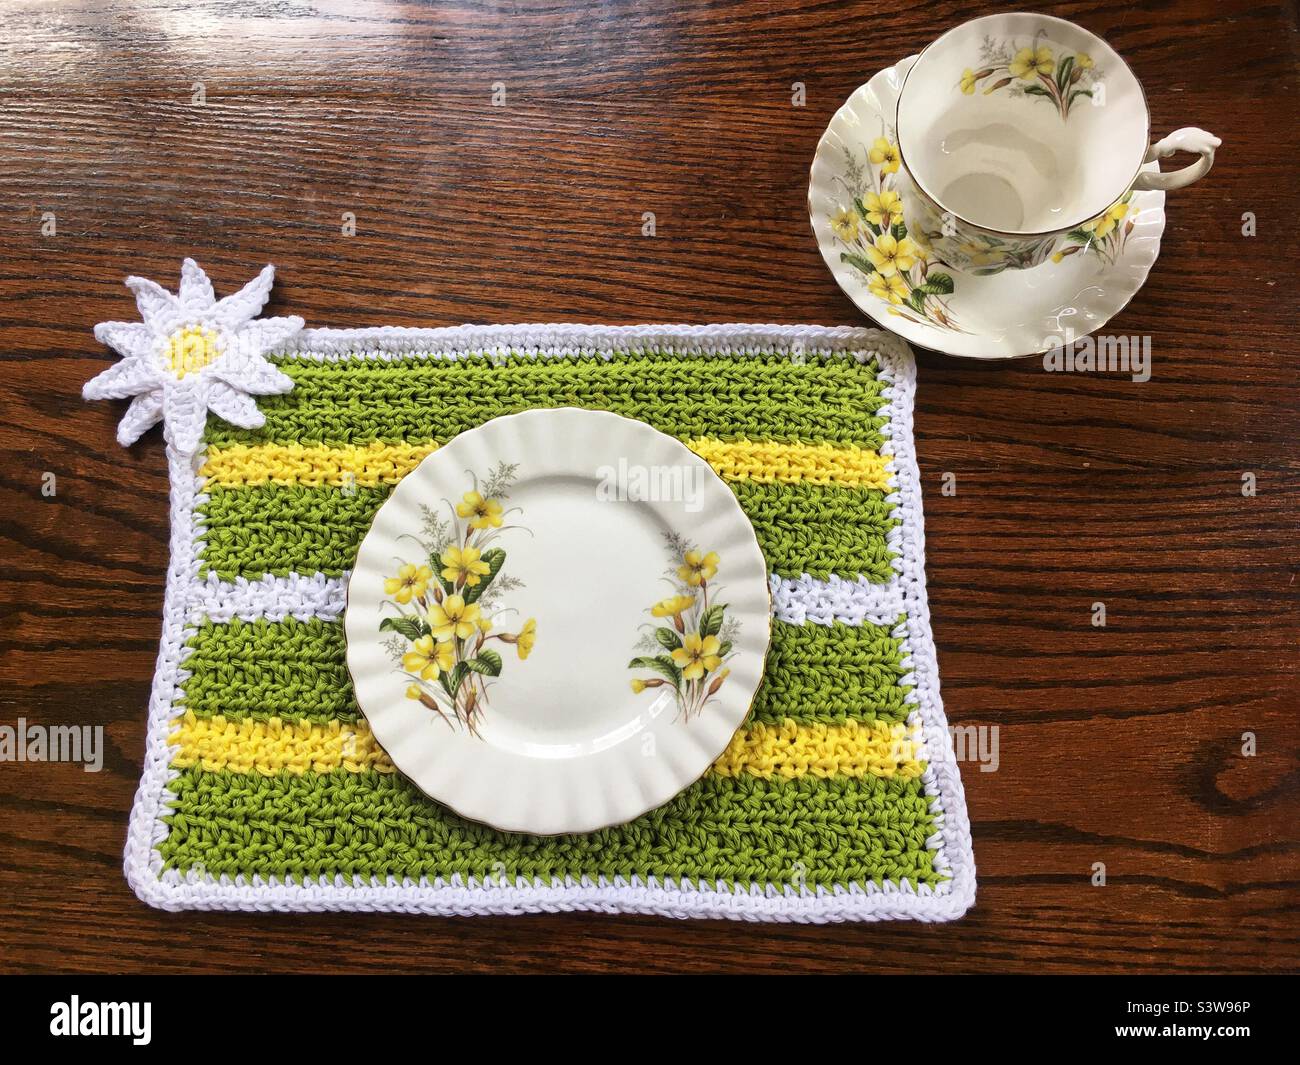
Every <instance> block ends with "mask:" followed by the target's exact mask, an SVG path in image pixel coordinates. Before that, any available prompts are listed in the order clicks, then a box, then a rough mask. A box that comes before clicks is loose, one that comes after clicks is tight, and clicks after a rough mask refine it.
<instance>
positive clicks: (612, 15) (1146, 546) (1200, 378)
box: [0, 0, 1300, 972]
mask: <svg viewBox="0 0 1300 1065" xmlns="http://www.w3.org/2000/svg"><path fill="white" fill-rule="evenodd" d="M1047 9H1048V10H1050V11H1051V12H1052V13H1055V14H1061V15H1064V16H1066V17H1070V18H1074V19H1076V20H1078V21H1080V22H1082V23H1083V24H1085V25H1087V26H1089V27H1090V28H1092V29H1095V30H1097V31H1098V32H1101V33H1103V34H1104V35H1106V36H1107V37H1108V38H1109V39H1110V40H1111V41H1112V42H1113V43H1114V44H1115V45H1116V47H1118V48H1119V49H1120V50H1121V51H1122V52H1123V53H1124V54H1125V55H1126V57H1128V58H1129V60H1130V61H1131V63H1132V65H1133V67H1134V69H1135V70H1136V71H1137V73H1138V75H1139V77H1141V78H1142V79H1143V82H1144V84H1145V86H1146V88H1147V91H1148V96H1149V98H1150V102H1151V107H1152V111H1153V122H1154V129H1155V130H1156V131H1157V132H1159V133H1164V132H1167V131H1168V130H1170V129H1173V128H1175V127H1177V126H1181V125H1188V124H1196V125H1202V126H1205V127H1206V128H1208V129H1211V130H1214V131H1215V132H1217V133H1219V134H1220V135H1221V136H1222V137H1223V138H1224V146H1223V149H1222V151H1221V154H1220V162H1219V164H1218V166H1217V167H1216V169H1215V171H1214V173H1213V174H1212V175H1211V177H1210V178H1208V179H1207V180H1206V181H1204V182H1202V183H1201V184H1199V185H1197V186H1196V187H1195V188H1193V189H1190V190H1188V191H1186V192H1183V193H1180V194H1176V195H1174V196H1173V197H1171V201H1170V221H1169V228H1168V230H1167V231H1166V234H1165V239H1164V246H1163V252H1162V256H1161V259H1160V261H1159V263H1158V264H1157V266H1156V269H1155V271H1154V273H1153V275H1152V277H1151V280H1150V282H1149V283H1148V285H1147V286H1146V288H1145V289H1144V290H1143V291H1142V293H1141V294H1140V295H1139V297H1138V298H1137V299H1136V300H1135V301H1134V302H1133V304H1132V305H1131V306H1130V307H1129V308H1128V309H1127V310H1126V311H1124V313H1123V314H1121V315H1120V316H1119V317H1118V318H1117V319H1115V322H1114V326H1113V328H1114V330H1115V331H1116V332H1122V333H1139V334H1141V333H1149V334H1151V335H1152V336H1153V343H1154V374H1153V377H1152V379H1151V381H1150V382H1148V383H1145V384H1134V383H1132V382H1131V381H1128V380H1126V379H1123V378H1120V377H1111V376H1101V375H1093V376H1085V375H1073V376H1071V375H1048V374H1044V373H1043V372H1042V369H1041V366H1039V365H1038V363H1037V362H1035V361H1033V360H1029V361H1024V362H1018V363H1013V364H1008V365H980V364H972V363H967V362H961V361H956V360H951V359H946V358H943V357H940V356H936V355H932V354H926V353H922V354H921V355H920V366H921V370H920V390H919V397H918V414H917V433H918V444H919V451H920V457H921V463H922V468H923V475H924V479H925V486H926V489H927V492H928V495H927V499H926V506H927V532H928V541H929V558H930V561H929V574H930V591H931V603H932V610H933V615H934V628H935V632H936V635H937V639H938V645H939V655H940V665H941V670H942V673H943V684H944V692H945V697H946V703H947V709H948V713H949V716H950V718H951V719H952V721H953V722H954V723H963V724H983V725H996V726H998V728H999V730H1000V733H999V735H1000V751H999V755H1000V765H999V768H998V771H997V772H991V773H982V772H979V771H978V768H977V767H976V766H974V765H968V766H967V767H966V773H965V782H966V788H967V794H968V798H969V802H970V808H971V815H972V818H973V820H974V834H975V848H976V860H977V864H978V866H979V873H980V882H981V887H980V895H979V901H978V904H977V907H976V909H975V910H974V911H973V912H972V913H971V914H970V915H969V916H968V917H967V918H966V919H965V920H964V921H962V922H961V923H959V924H956V925H947V926H940V927H934V928H931V927H922V926H917V925H910V924H889V925H885V926H874V927H873V926H864V927H835V928H786V927H773V926H750V925H742V926H736V925H731V924H717V923H681V922H673V921H666V920H655V919H637V918H621V919H619V918H595V917H586V916H563V917H535V918H515V919H491V920H483V919H478V920H423V921H418V922H417V921H415V920H412V919H409V918H400V917H384V916H355V915H351V916H350V915H332V916H302V915H287V916H277V917H248V916H242V915H229V914H226V915H201V914H186V915H167V914H162V913H158V912H155V911H152V910H149V909H147V908H146V907H144V906H143V905H142V904H140V903H139V902H137V901H136V899H135V898H134V896H133V895H132V894H131V893H130V891H129V890H128V888H127V886H126V883H125V881H124V880H123V878H122V875H121V851H122V844H123V840H124V835H125V825H126V815H127V811H128V810H129V808H130V803H131V798H132V795H133V793H134V789H135V785H136V780H137V778H138V774H139V768H140V759H141V754H142V751H143V746H144V720H145V705H146V700H147V694H148V688H149V679H150V675H151V672H152V668H153V660H154V655H155V654H156V650H157V640H158V629H159V616H158V611H159V609H160V606H161V599H162V580H163V572H164V567H165V565H166V557H167V537H168V529H167V508H166V491H167V482H166V474H165V469H164V462H163V454H162V447H161V444H160V442H159V440H158V438H157V435H156V434H153V435H151V436H150V437H148V438H146V440H145V441H144V442H143V443H142V444H141V445H138V446H137V447H136V448H133V449H132V450H131V451H129V452H124V451H122V450H121V449H120V448H118V447H117V445H116V444H115V443H114V442H113V430H114V425H115V422H116V419H117V418H118V417H119V416H120V413H121V408H120V406H115V405H113V404H94V405H85V404H83V403H82V402H81V400H80V398H79V391H80V387H81V384H82V382H83V381H84V380H86V379H87V378H88V377H90V376H91V375H92V374H93V373H95V372H96V371H97V370H98V369H100V368H102V367H103V366H104V365H106V364H107V362H108V360H109V359H110V355H109V354H108V353H107V352H106V351H105V350H103V349H102V348H100V347H99V346H98V345H97V344H96V343H95V341H94V340H93V338H92V336H91V333H90V330H91V327H92V326H93V325H94V323H96V322H98V321H101V320H104V319H109V318H130V317H132V316H133V313H134V311H133V305H132V303H131V301H130V299H129V296H128V295H127V293H126V291H125V290H124V289H123V288H122V287H121V279H122V277H123V275H124V274H126V273H128V272H134V273H141V274H144V275H146V276H152V277H155V278H157V279H159V280H163V281H170V279H172V278H174V276H175V274H176V271H177V269H178V267H179V260H180V258H181V257H182V256H183V255H186V254H193V255H195V256H196V257H198V258H199V259H200V261H202V262H203V263H204V265H205V266H207V267H208V268H209V270H210V272H211V273H212V274H213V276H214V277H215V278H216V280H217V283H218V286H219V287H220V286H230V285H232V284H235V283H238V282H241V281H242V280H243V279H244V278H245V277H247V276H248V275H249V274H250V272H251V271H252V269H254V268H256V267H258V266H260V265H261V264H263V263H265V262H274V263H276V264H277V266H278V268H279V279H280V280H279V285H278V287H277V290H276V295H275V298H274V302H273V306H272V310H273V311H276V312H282V313H284V312H290V311H291V312H292V313H297V314H302V315H303V316H304V317H306V318H307V320H308V322H309V323H310V324H315V325H365V324H408V325H446V324H459V323H461V322H466V321H475V322H512V321H514V322H518V321H584V322H609V323H631V322H645V321H681V322H716V321H744V320H754V321H778V322H821V323H828V324H833V323H858V322H861V321H862V318H861V316H860V315H859V314H858V313H857V311H856V310H855V309H854V308H853V306H852V305H851V304H850V303H849V301H848V300H847V299H846V298H845V297H844V296H843V295H842V294H841V293H840V292H839V290H838V289H837V288H836V287H835V285H834V283H833V281H832V280H831V278H830V277H829V275H828V274H827V272H826V270H825V268H824V266H823V265H822V263H821V260H820V257H819V255H818V253H817V250H816V248H815V246H814V244H813V242H812V240H811V238H810V235H809V233H808V227H807V220H806V214H805V209H804V198H805V193H806V180H807V169H808V164H809V161H810V159H811V156H812V151H813V148H814V146H815V144H816V142H817V139H818V137H819V136H820V134H821V131H822V129H823V128H824V126H825V123H826V121H827V120H828V118H829V117H830V115H831V114H832V113H833V112H834V110H835V109H836V108H837V107H838V106H839V104H840V103H841V102H842V101H843V99H844V98H845V97H846V96H847V95H848V93H849V92H850V91H851V90H852V89H853V88H854V87H856V86H857V85H858V84H860V83H861V82H863V81H864V80H866V78H867V77H869V76H870V75H871V74H872V73H873V72H874V71H876V70H877V69H879V68H880V67H882V66H883V65H886V64H888V63H891V62H894V61H895V60H897V59H899V58H901V57H903V56H904V55H906V54H908V53H910V52H913V51H916V50H917V49H919V48H920V47H922V46H923V45H924V44H925V43H926V42H927V41H929V40H930V39H932V38H933V37H935V36H936V35H937V34H938V33H940V32H941V31H942V30H944V29H946V28H947V27H948V26H950V25H952V24H953V23H955V22H957V21H959V20H962V19H964V18H968V17H973V16H975V15H977V14H982V13H985V12H987V11H991V10H994V5H989V4H984V3H952V2H942V3H936V4H928V5H915V4H903V3H898V2H896V0H879V2H877V3H872V4H865V3H844V4H831V3H826V2H824V0H782V2H779V3H777V2H768V0H723V2H719V3H715V4H708V5H697V4H691V3H686V2H676V3H674V2H664V3H655V4H650V3H645V4H633V3H618V2H615V3H609V4H601V5H587V4H578V3H575V4H568V5H566V4H562V3H559V4H546V3H541V2H524V3H520V4H512V5H509V6H502V5H497V4H483V5H475V4H458V5H455V6H445V7H444V6H421V5H415V4H396V3H386V2H385V3H377V4H369V5H354V4H349V3H343V2H317V3H315V4H311V5H307V4H281V3H270V2H255V0H245V2H235V3H226V4H215V3H207V4H187V3H179V2H176V0H143V2H135V3H126V2H105V3H98V4H96V3H90V2H88V0H65V2H63V3H58V4H53V3H49V4H23V5H18V6H17V7H15V8H11V9H10V11H9V12H7V14H6V19H5V29H6V32H5V34H4V35H3V38H2V39H0V103H2V104H3V106H0V211H2V212H3V218H4V222H5V239H4V241H3V243H2V244H0V329H2V330H3V337H4V343H3V345H2V346H0V459H2V461H0V549H2V551H3V556H2V557H3V560H4V565H3V567H2V568H0V652H2V655H0V722H12V721H13V720H14V719H15V718H16V717H18V716H19V715H26V716H27V717H29V718H30V719H33V720H39V721H42V722H47V723H61V724H83V723H85V724H102V725H104V726H105V727H106V730H107V734H108V737H109V741H110V750H109V752H108V756H107V759H106V763H105V768H104V771H103V772H102V773H99V774H87V773H83V772H81V771H80V770H79V769H78V768H77V767H75V766H67V765H62V766H45V765H13V764H5V765H0V959H3V961H0V966H3V968H5V969H7V970H12V971H48V970H62V969H73V970H85V971H104V972H110V971H122V970H150V971H167V972H173V971H177V972H179V971H201V970H211V971H236V970H246V969H258V970H268V971H279V970H284V971H341V970H362V971H373V972H384V971H391V970H396V969H417V970H428V971H438V970H444V971H445V970H498V971H501V970H510V971H538V970H549V969H567V970H576V971H588V972H604V971H616V970H628V969H637V970H646V971H654V972H683V971H705V970H718V969H723V970H742V971H745V970H748V971H752V970H774V971H782V972H791V971H813V970H865V969H868V968H870V969H871V970H874V971H881V972H913V971H920V970H964V971H1008V970H1024V971H1047V972H1064V971H1096V970H1104V971H1176V972H1203V971H1219V970H1255V971H1279V970H1294V969H1295V968H1296V966H1297V963H1300V931H1298V930H1297V926H1296V920H1295V912H1296V910H1295V907H1296V903H1297V900H1298V898H1300V891H1298V890H1297V889H1298V888H1300V840H1298V839H1297V832H1296V826H1297V824H1298V823H1300V818H1298V816H1297V815H1298V814H1300V771H1298V769H1297V749H1298V748H1300V743H1298V742H1297V740H1298V736H1297V720H1300V718H1298V717H1297V711H1298V710H1300V699H1298V698H1297V694H1296V692H1297V656H1296V648H1297V636H1298V635H1300V633H1298V628H1300V627H1298V625H1297V582H1296V573H1295V569H1296V559H1297V532H1296V530H1297V517H1298V516H1300V513H1298V512H1300V508H1298V506H1297V504H1298V503H1300V463H1297V458H1296V447H1295V442H1296V440H1297V435H1298V430H1300V425H1298V424H1297V422H1298V419H1297V409H1298V404H1297V401H1296V396H1297V391H1296V386H1297V383H1298V381H1297V376H1298V375H1297V371H1296V366H1297V356H1298V355H1300V344H1298V343H1297V341H1296V339H1295V334H1294V328H1295V323H1296V320H1297V314H1296V312H1297V309H1298V308H1300V303H1298V301H1297V299H1296V285H1297V282H1298V281H1300V277H1298V273H1300V271H1297V258H1298V254H1300V253H1298V252H1297V244H1296V240H1295V225H1294V221H1295V218H1296V217H1297V215H1298V214H1300V181H1297V174H1296V159H1297V157H1298V156H1300V133H1297V124H1296V123H1295V121H1294V114H1295V111H1296V109H1297V105H1298V104H1300V96H1298V94H1297V84H1298V82H1297V73H1298V72H1297V62H1296V58H1297V54H1298V35H1297V28H1296V21H1295V12H1294V7H1293V5H1287V4H1277V3H1263V4H1260V3H1248V2H1246V0H1226V2H1214V0H1189V2H1186V3H1181V4H1176V5H1175V4H1159V5H1149V6H1147V7H1145V8H1142V7H1139V6H1137V5H1128V4H1123V5H1121V4H1110V3H1105V4H1103V3H1098V2H1092V0H1080V2H1073V3H1063V4H1053V5H1048V8H1047ZM1230 57H1236V58H1233V59H1232V60H1231V61H1229V58H1230ZM1241 57H1248V58H1249V61H1248V62H1247V61H1241ZM794 81H802V82H804V83H805V85H806V86H807V105H806V106H805V107H802V108H797V107H794V106H792V105H791V99H790V86H791V83H792V82H794ZM196 82H201V83H202V84H203V86H204V90H205V92H206V103H205V104H204V105H203V106H197V105H195V104H193V103H192V102H191V94H192V86H193V85H194V83H196ZM494 82H503V83H504V84H505V86H506V92H507V106H505V107H492V106H491V92H492V85H493V83H494ZM46 211H53V212H55V213H56V215H57V220H58V233H57V235H56V236H53V237H42V236H41V235H40V221H41V216H42V213H43V212H46ZM347 211H351V212H354V213H355V214H356V217H357V234H356V236H354V237H350V238H348V237H344V236H342V235H341V233H340V226H341V223H342V215H343V213H344V212H347ZM644 211H653V212H655V215H656V219H657V228H658V236H656V237H654V238H645V237H642V236H641V235H640V229H641V215H642V212H644ZM1246 211H1250V212H1253V213H1254V215H1255V216H1256V218H1257V219H1258V234H1257V235H1256V236H1254V237H1244V236H1242V235H1241V216H1242V214H1243V212H1246ZM45 471H52V472H54V473H55V474H56V475H57V477H58V494H57V495H56V496H55V497H54V498H53V499H47V498H44V497H43V496H42V495H41V493H40V487H41V476H42V473H43V472H45ZM1243 471H1252V472H1254V473H1255V474H1256V475H1257V478H1258V485H1259V491H1258V495H1257V496H1256V497H1255V498H1250V499H1248V498H1243V496H1242V495H1241V491H1240V486H1241V474H1242V472H1243ZM945 472H952V473H955V474H956V475H957V494H956V495H955V496H944V495H942V494H941V493H940V492H939V486H940V483H941V478H942V475H943V474H944V473H945ZM1098 601H1100V602H1104V603H1106V605H1107V611H1108V625H1107V627H1106V628H1105V629H1096V628H1093V626H1092V625H1091V623H1090V611H1091V606H1092V604H1093V603H1094V602H1098ZM1247 731H1249V732H1253V733H1255V735H1256V737H1257V741H1258V755H1257V757H1255V758H1243V757H1242V756H1241V754H1240V744H1241V735H1242V733H1244V732H1247ZM1095 862H1105V863H1106V866H1107V870H1108V885H1107V886H1106V887H1104V888H1096V887H1092V886H1091V884H1090V882H1089V874H1090V870H1091V867H1092V865H1093V863H1095Z"/></svg>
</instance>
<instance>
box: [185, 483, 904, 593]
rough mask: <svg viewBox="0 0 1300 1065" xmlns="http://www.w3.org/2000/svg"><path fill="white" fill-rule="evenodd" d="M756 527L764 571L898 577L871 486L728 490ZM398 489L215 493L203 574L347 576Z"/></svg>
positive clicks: (886, 506) (885, 514)
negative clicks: (377, 516) (385, 504)
mask: <svg viewBox="0 0 1300 1065" xmlns="http://www.w3.org/2000/svg"><path fill="white" fill-rule="evenodd" d="M732 487H733V488H734V489H735V490H736V497H737V498H738V499H739V500H740V505H741V507H742V508H744V510H745V512H746V513H747V514H748V515H749V519H750V521H751V522H753V525H754V531H755V533H757V535H758V542H759V546H760V547H761V548H762V549H763V554H764V555H765V556H766V558H767V562H768V566H769V567H770V568H771V569H772V570H773V571H774V572H776V573H779V574H781V575H782V576H783V577H797V576H799V575H800V574H803V573H810V574H812V575H813V576H814V577H821V578H825V577H827V576H829V575H830V574H831V573H837V574H841V575H843V576H847V577H850V578H853V577H856V576H858V575H859V574H865V575H866V577H867V579H868V580H871V581H875V582H877V583H884V582H886V581H888V580H889V578H890V577H891V576H892V575H893V569H892V567H891V566H890V557H891V555H890V551H889V548H888V545H887V543H886V538H885V536H886V532H887V531H888V530H889V529H890V528H892V527H893V525H894V524H895V523H896V520H897V519H895V518H894V517H893V516H892V514H893V506H892V504H890V503H887V502H886V501H885V493H884V492H882V491H880V490H879V489H874V488H841V487H837V486H830V485H811V484H762V483H759V482H756V481H736V482H733V483H732ZM391 491H392V486H390V485H381V486H378V487H375V488H358V489H354V490H352V491H350V492H345V491H343V490H340V489H337V488H315V487H304V486H301V485H259V486H258V487H255V488H214V489H212V491H211V494H210V496H209V498H208V501H207V502H206V503H204V504H202V506H201V508H200V509H201V512H202V516H203V518H204V523H205V525H206V531H205V534H204V543H203V547H202V551H203V573H204V574H206V573H207V572H208V571H214V572H216V573H217V574H218V575H219V576H220V577H221V578H222V579H223V580H233V579H234V578H235V577H258V576H261V575H262V574H265V573H273V574H275V575H277V576H285V575H287V574H289V573H292V572H298V573H313V572H316V571H320V572H323V573H327V574H329V575H331V576H338V575H339V574H341V573H342V572H343V571H344V570H346V569H350V568H351V567H352V564H353V562H354V561H355V559H356V554H357V548H358V547H359V546H360V544H361V539H362V537H364V536H365V534H366V530H367V529H368V528H369V527H370V522H371V519H372V518H373V517H374V514H375V511H376V510H378V509H379V506H380V504H381V503H383V501H384V500H385V499H386V498H387V497H388V493H389V492H391Z"/></svg>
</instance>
